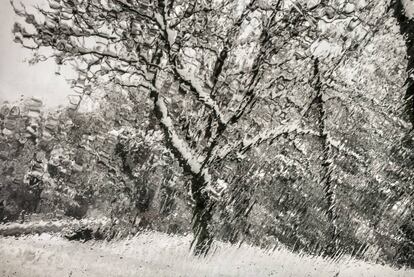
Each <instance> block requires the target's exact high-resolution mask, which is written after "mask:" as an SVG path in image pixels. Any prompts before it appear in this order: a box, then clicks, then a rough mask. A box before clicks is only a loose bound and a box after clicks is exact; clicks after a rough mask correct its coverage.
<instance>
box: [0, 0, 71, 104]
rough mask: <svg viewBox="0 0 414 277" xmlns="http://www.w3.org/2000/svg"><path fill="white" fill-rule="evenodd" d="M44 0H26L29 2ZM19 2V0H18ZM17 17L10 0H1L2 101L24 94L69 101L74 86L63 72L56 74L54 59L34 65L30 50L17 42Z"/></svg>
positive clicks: (54, 102)
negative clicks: (15, 32) (14, 28)
mask: <svg viewBox="0 0 414 277" xmlns="http://www.w3.org/2000/svg"><path fill="white" fill-rule="evenodd" d="M42 1H43V2H44V0H25V1H22V2H25V3H36V2H42ZM15 2H19V1H18V0H17V1H15ZM16 19H17V17H16V16H15V15H14V12H13V10H12V8H11V5H10V3H9V0H0V53H1V58H0V101H2V100H9V101H14V100H18V99H20V97H21V95H24V96H37V97H39V98H41V99H42V100H43V101H44V103H45V105H47V106H50V107H53V106H57V105H59V104H66V103H67V95H68V94H70V93H71V90H70V87H69V85H68V84H67V82H66V80H65V76H63V75H60V76H58V75H55V71H56V68H57V67H56V65H55V63H54V61H53V60H51V61H46V62H42V63H39V64H36V65H33V66H30V65H29V64H28V63H27V62H24V59H27V58H28V57H30V56H31V53H30V51H29V50H26V49H23V48H22V47H21V46H20V45H19V44H16V43H14V42H13V36H12V33H11V29H12V27H13V24H14V22H15V20H16Z"/></svg>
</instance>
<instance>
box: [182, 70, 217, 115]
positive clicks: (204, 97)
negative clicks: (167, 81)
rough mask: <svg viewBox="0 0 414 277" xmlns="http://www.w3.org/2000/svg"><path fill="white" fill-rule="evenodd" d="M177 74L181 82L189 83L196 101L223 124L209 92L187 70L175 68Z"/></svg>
mask: <svg viewBox="0 0 414 277" xmlns="http://www.w3.org/2000/svg"><path fill="white" fill-rule="evenodd" d="M177 72H178V74H180V76H181V78H183V80H185V81H187V82H189V83H190V84H191V86H192V87H193V88H194V89H195V90H196V91H197V94H198V99H199V100H200V101H201V102H202V103H204V104H205V105H206V106H208V107H209V108H211V109H212V110H213V111H214V113H215V114H216V115H217V117H218V118H219V120H220V121H221V122H224V119H223V118H224V116H223V114H222V113H221V112H220V109H219V106H218V105H217V103H216V102H215V101H214V100H213V99H211V97H210V93H209V91H206V90H205V89H204V87H203V86H202V85H201V84H200V81H199V80H198V79H197V78H196V77H195V76H194V75H193V74H192V73H191V72H189V71H187V70H184V69H180V68H177Z"/></svg>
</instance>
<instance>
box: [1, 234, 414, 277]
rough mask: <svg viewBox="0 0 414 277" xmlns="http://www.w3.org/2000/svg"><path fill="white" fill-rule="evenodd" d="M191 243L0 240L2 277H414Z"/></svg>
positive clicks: (142, 238) (161, 237)
mask: <svg viewBox="0 0 414 277" xmlns="http://www.w3.org/2000/svg"><path fill="white" fill-rule="evenodd" d="M190 240H191V238H190V237H172V236H168V235H166V234H161V233H154V232H152V233H144V234H141V235H139V236H136V237H133V238H130V239H124V240H119V241H113V242H86V243H82V242H75V241H68V240H65V239H64V238H61V237H59V236H57V235H51V234H41V235H29V236H23V237H18V238H16V237H0V276H2V277H3V276H19V277H36V276H39V277H47V276H53V277H64V276H65V277H66V276H72V277H75V276H88V277H89V276H91V277H92V276H100V277H101V276H111V277H112V276H139V277H143V276H157V277H158V276H292V277H297V276H317V277H324V276H327V277H334V276H335V277H339V276H340V277H345V276H349V277H357V276H377V277H391V276H407V277H409V276H414V271H413V270H410V271H408V270H397V269H393V268H390V267H386V266H381V265H374V264H368V263H364V262H361V261H355V260H352V259H346V260H342V261H339V262H330V261H327V260H324V259H322V258H320V257H310V256H306V255H297V254H294V253H291V252H289V251H287V250H284V249H279V250H276V251H274V252H265V251H262V250H260V249H258V248H255V247H251V246H248V245H242V246H241V247H240V248H238V247H236V246H230V245H227V244H218V245H216V247H217V248H216V251H215V253H214V254H213V255H210V256H209V257H207V258H205V259H200V258H195V257H193V256H191V255H190V254H189V252H188V249H189V244H190Z"/></svg>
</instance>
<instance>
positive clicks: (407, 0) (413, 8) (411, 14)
mask: <svg viewBox="0 0 414 277" xmlns="http://www.w3.org/2000/svg"><path fill="white" fill-rule="evenodd" d="M401 2H402V4H403V6H404V9H405V15H406V16H407V17H408V18H410V19H413V18H414V0H402V1H401Z"/></svg>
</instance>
